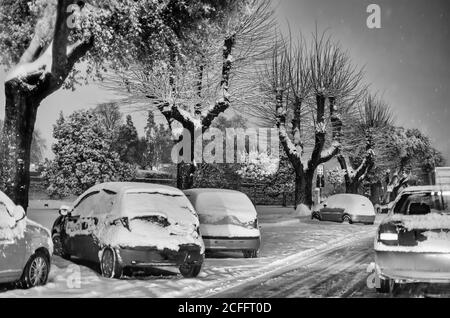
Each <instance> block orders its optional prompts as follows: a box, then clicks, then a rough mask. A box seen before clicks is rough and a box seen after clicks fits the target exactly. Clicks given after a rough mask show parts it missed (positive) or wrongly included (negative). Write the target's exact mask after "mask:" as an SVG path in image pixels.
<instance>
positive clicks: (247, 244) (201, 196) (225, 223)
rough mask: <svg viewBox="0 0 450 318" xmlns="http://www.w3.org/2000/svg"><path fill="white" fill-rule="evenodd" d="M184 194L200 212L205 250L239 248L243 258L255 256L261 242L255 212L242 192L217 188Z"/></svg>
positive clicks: (235, 249) (195, 190) (232, 249)
mask: <svg viewBox="0 0 450 318" xmlns="http://www.w3.org/2000/svg"><path fill="white" fill-rule="evenodd" d="M184 193H185V194H186V196H187V197H188V198H189V200H190V201H191V203H192V204H193V206H194V208H195V210H196V211H197V213H198V215H199V219H200V233H201V235H202V237H203V241H204V242H205V247H206V250H207V251H242V252H243V254H244V257H246V258H256V257H257V256H258V251H259V247H260V245H261V233H260V231H259V225H258V215H257V212H256V209H255V206H254V205H253V203H252V201H251V200H250V199H249V198H248V197H247V196H246V195H245V194H244V193H241V192H238V191H231V190H219V189H193V190H186V191H184Z"/></svg>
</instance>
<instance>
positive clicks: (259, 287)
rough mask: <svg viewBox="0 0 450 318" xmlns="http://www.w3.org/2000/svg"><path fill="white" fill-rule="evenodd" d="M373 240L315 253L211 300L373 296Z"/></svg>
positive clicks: (355, 242) (353, 242) (369, 239)
mask: <svg viewBox="0 0 450 318" xmlns="http://www.w3.org/2000/svg"><path fill="white" fill-rule="evenodd" d="M371 262H373V238H371V237H369V238H364V239H363V240H353V241H352V242H350V243H347V244H345V245H344V246H336V247H332V248H327V249H324V250H323V251H318V252H317V253H316V254H314V255H311V256H310V257H306V258H304V259H302V260H300V261H299V262H297V263H296V264H294V265H293V266H290V267H289V268H286V269H283V270H280V271H278V272H277V273H276V274H274V275H265V276H263V277H260V278H259V279H257V280H254V281H252V282H251V283H249V284H245V285H242V286H238V287H235V288H232V289H229V290H227V291H226V292H222V293H217V294H215V295H214V297H225V298H229V297H236V298H239V297H248V298H271V297H275V298H286V297H294V298H297V297H352V296H361V295H365V296H369V295H370V296H376V294H375V293H374V292H373V291H372V290H369V289H368V288H367V287H366V279H367V277H368V275H369V274H368V273H366V269H367V267H368V265H369V264H370V263H371Z"/></svg>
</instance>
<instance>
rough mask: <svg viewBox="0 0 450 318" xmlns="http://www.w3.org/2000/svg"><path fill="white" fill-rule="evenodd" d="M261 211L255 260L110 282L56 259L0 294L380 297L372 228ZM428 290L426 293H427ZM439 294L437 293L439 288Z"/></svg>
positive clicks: (215, 258) (39, 216)
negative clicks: (371, 282) (374, 278)
mask: <svg viewBox="0 0 450 318" xmlns="http://www.w3.org/2000/svg"><path fill="white" fill-rule="evenodd" d="M259 213H260V221H261V226H262V229H261V233H262V247H261V253H260V257H259V258H258V259H245V258H243V257H242V255H241V254H240V253H238V254H215V255H212V257H211V258H207V259H206V260H205V263H204V266H203V269H202V272H201V273H200V276H199V277H198V278H196V279H185V278H183V277H181V275H179V273H177V271H173V272H154V273H152V274H154V275H153V276H138V277H129V278H126V279H122V280H111V279H105V278H103V277H101V276H100V275H99V273H98V268H97V267H98V266H97V265H95V264H86V263H83V262H80V261H77V260H73V261H72V262H71V261H66V260H63V259H61V258H59V257H53V263H52V271H51V274H50V278H49V282H48V284H47V285H46V286H44V287H39V288H34V289H31V290H14V289H6V288H5V287H2V286H0V297H54V298H58V297H188V298H189V297H267V298H270V297H379V295H377V294H376V293H375V291H374V290H371V289H369V288H367V287H366V279H367V277H368V275H369V274H368V273H367V272H366V269H367V267H368V265H369V264H370V263H371V262H373V237H374V235H375V230H376V225H375V226H365V225H347V224H339V223H329V222H318V221H312V220H310V219H308V218H303V219H301V220H299V219H295V218H293V216H292V215H291V214H289V211H286V209H281V208H274V207H265V208H264V209H261V210H260V211H259ZM29 216H30V218H32V219H34V220H35V221H38V222H40V223H42V224H44V225H45V226H48V227H50V226H51V224H52V223H53V220H54V218H55V217H56V216H57V212H55V211H53V212H52V211H44V210H42V211H36V212H34V213H30V215H29ZM379 221H380V219H378V222H379ZM425 290H426V293H427V294H430V292H429V288H425ZM448 290H450V289H448ZM436 294H439V295H442V290H440V291H439V292H438V293H436ZM423 295H424V287H423V286H415V285H414V286H409V287H407V288H402V289H401V291H399V292H397V293H396V294H395V295H394V296H399V297H405V296H406V297H409V296H412V297H418V296H419V297H420V296H423Z"/></svg>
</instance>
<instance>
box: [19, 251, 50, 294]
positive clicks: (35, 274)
mask: <svg viewBox="0 0 450 318" xmlns="http://www.w3.org/2000/svg"><path fill="white" fill-rule="evenodd" d="M49 273H50V260H49V259H48V257H47V256H46V255H45V254H44V253H42V252H36V253H35V254H33V255H32V256H31V257H30V259H29V260H28V262H27V265H26V266H25V269H24V271H23V274H22V278H21V280H20V286H21V287H22V288H32V287H37V286H43V285H45V284H47V280H48V274H49Z"/></svg>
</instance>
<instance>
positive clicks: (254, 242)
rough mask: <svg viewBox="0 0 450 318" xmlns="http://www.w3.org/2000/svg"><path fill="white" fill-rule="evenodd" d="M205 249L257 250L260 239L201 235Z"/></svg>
mask: <svg viewBox="0 0 450 318" xmlns="http://www.w3.org/2000/svg"><path fill="white" fill-rule="evenodd" d="M203 242H204V243H205V248H206V250H210V251H243V250H255V251H257V250H259V247H260V246H261V239H260V238H259V237H233V238H227V237H208V236H204V237H203Z"/></svg>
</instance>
